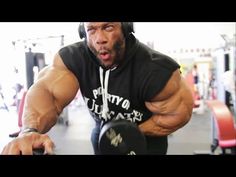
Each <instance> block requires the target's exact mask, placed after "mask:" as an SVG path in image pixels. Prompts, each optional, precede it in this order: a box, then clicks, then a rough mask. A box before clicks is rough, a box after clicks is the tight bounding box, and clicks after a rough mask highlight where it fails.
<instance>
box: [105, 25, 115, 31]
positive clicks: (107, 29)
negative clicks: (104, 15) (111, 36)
mask: <svg viewBox="0 0 236 177" xmlns="http://www.w3.org/2000/svg"><path fill="white" fill-rule="evenodd" d="M105 29H106V31H112V30H113V26H106V28H105Z"/></svg>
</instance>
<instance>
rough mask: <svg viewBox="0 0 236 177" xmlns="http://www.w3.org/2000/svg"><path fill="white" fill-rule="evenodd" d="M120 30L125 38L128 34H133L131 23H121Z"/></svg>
mask: <svg viewBox="0 0 236 177" xmlns="http://www.w3.org/2000/svg"><path fill="white" fill-rule="evenodd" d="M122 29H123V33H124V36H125V37H127V36H129V34H130V33H134V24H133V22H122Z"/></svg>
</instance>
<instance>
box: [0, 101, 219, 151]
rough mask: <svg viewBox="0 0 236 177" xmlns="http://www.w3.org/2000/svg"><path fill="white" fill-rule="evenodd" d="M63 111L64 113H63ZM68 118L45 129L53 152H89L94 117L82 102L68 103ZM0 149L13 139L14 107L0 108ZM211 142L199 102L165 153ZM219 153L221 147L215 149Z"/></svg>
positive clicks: (207, 120) (204, 111)
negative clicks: (11, 135)
mask: <svg viewBox="0 0 236 177" xmlns="http://www.w3.org/2000/svg"><path fill="white" fill-rule="evenodd" d="M65 115H66V114H65ZM67 116H68V117H67V119H68V125H67V124H66V120H67V119H60V120H65V122H63V121H58V123H57V124H56V125H55V126H54V127H53V128H52V129H51V130H50V131H49V132H48V135H49V136H50V137H51V138H52V140H53V141H54V143H55V145H56V148H55V153H56V154H58V155H92V154H93V150H92V146H91V142H90V133H91V131H92V128H93V127H94V121H93V120H92V118H91V117H90V115H89V113H88V110H87V108H86V107H85V106H84V104H83V103H82V104H78V105H76V106H75V105H70V106H69V107H68V114H67ZM0 117H1V124H0V151H2V148H3V147H4V145H5V144H6V143H7V142H9V141H10V140H12V138H9V136H8V135H9V134H10V133H13V132H15V131H17V130H19V128H18V127H17V115H16V111H15V110H10V111H9V112H7V111H6V110H3V109H0ZM211 142H212V128H211V113H210V111H209V109H208V108H207V107H206V106H205V105H204V104H202V105H201V107H200V108H198V110H194V113H193V115H192V118H191V120H190V122H189V123H188V124H187V125H186V126H184V127H183V128H181V129H179V130H178V131H176V132H174V133H173V134H171V135H170V136H169V148H168V153H167V154H168V155H193V154H196V153H201V154H205V153H210V145H211ZM217 153H220V149H219V148H218V149H217V150H216V153H215V154H217Z"/></svg>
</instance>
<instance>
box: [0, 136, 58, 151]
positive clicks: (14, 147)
mask: <svg viewBox="0 0 236 177" xmlns="http://www.w3.org/2000/svg"><path fill="white" fill-rule="evenodd" d="M39 148H43V149H44V154H48V155H52V154H54V153H53V148H54V143H53V142H52V140H51V139H50V138H49V136H48V135H46V134H39V133H36V132H31V133H24V134H21V135H20V136H19V137H17V138H16V139H14V140H12V141H11V142H9V143H8V144H7V145H6V146H5V147H4V148H3V150H2V153H1V154H2V155H33V150H34V149H39Z"/></svg>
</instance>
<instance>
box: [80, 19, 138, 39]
mask: <svg viewBox="0 0 236 177" xmlns="http://www.w3.org/2000/svg"><path fill="white" fill-rule="evenodd" d="M121 24H122V30H123V32H124V35H125V37H127V36H128V35H129V34H130V33H134V24H133V22H121ZM78 32H79V37H80V39H83V38H86V32H85V28H84V23H82V22H81V23H80V24H79V28H78Z"/></svg>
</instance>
